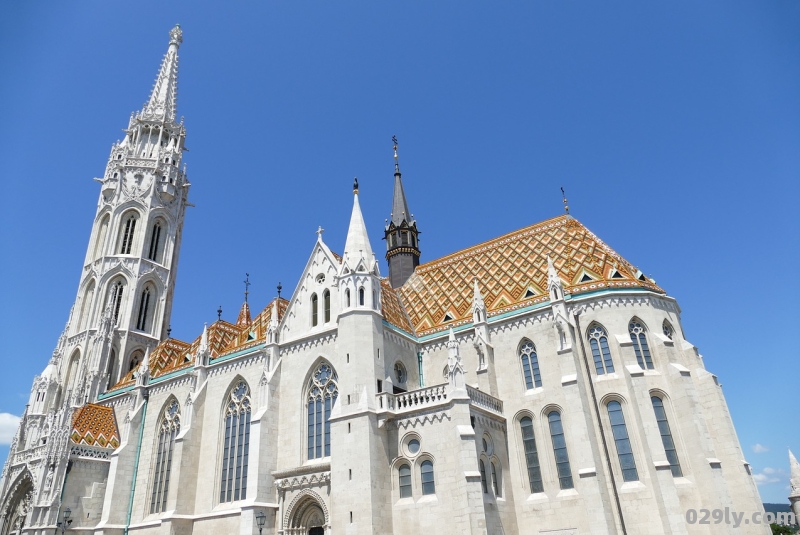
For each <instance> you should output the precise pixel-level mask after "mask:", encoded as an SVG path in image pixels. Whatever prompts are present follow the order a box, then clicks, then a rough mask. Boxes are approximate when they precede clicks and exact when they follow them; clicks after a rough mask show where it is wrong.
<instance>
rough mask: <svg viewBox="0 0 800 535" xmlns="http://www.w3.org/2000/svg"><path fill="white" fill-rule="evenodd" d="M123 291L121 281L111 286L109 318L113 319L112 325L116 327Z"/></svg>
mask: <svg viewBox="0 0 800 535" xmlns="http://www.w3.org/2000/svg"><path fill="white" fill-rule="evenodd" d="M124 289H125V285H124V284H123V283H122V281H121V280H120V281H117V282H115V283H114V284H113V285H112V286H111V294H110V298H111V299H110V301H109V302H110V304H111V317H112V318H114V324H115V325H116V324H117V322H118V320H119V309H120V307H121V306H122V291H123V290H124Z"/></svg>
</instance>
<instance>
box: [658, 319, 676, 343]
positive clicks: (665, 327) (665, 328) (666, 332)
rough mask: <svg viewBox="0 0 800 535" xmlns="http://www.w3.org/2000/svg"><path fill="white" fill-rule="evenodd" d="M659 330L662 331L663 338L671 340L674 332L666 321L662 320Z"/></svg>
mask: <svg viewBox="0 0 800 535" xmlns="http://www.w3.org/2000/svg"><path fill="white" fill-rule="evenodd" d="M661 329H662V330H663V331H664V336H666V337H667V338H669V339H670V340H672V337H673V335H674V334H675V330H674V329H673V328H672V325H670V323H669V322H668V321H667V320H664V323H663V324H662V325H661Z"/></svg>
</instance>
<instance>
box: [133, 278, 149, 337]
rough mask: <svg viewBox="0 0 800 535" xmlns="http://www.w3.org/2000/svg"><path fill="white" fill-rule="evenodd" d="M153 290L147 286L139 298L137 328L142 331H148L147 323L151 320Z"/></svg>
mask: <svg viewBox="0 0 800 535" xmlns="http://www.w3.org/2000/svg"><path fill="white" fill-rule="evenodd" d="M151 293H152V292H151V289H150V287H149V286H146V287H145V288H144V290H142V295H141V296H140V297H139V315H138V316H137V317H136V328H137V329H138V330H140V331H146V330H147V322H148V319H149V318H150V298H151Z"/></svg>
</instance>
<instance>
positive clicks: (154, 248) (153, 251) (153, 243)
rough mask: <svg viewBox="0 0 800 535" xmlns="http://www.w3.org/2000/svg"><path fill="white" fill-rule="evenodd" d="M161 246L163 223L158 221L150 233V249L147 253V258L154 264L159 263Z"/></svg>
mask: <svg viewBox="0 0 800 535" xmlns="http://www.w3.org/2000/svg"><path fill="white" fill-rule="evenodd" d="M160 246H161V222H160V221H156V222H155V224H154V225H153V230H152V232H151V233H150V249H149V250H148V251H147V258H148V259H149V260H152V261H153V262H158V253H159V247H160Z"/></svg>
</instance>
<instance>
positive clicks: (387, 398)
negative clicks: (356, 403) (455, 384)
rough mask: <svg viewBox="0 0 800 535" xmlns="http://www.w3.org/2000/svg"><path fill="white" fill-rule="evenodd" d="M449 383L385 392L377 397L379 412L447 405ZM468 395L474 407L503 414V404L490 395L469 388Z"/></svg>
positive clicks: (399, 411)
mask: <svg viewBox="0 0 800 535" xmlns="http://www.w3.org/2000/svg"><path fill="white" fill-rule="evenodd" d="M447 389H448V385H447V383H445V384H441V385H435V386H430V387H427V388H420V389H419V390H411V391H409V392H403V393H400V394H390V393H389V392H383V393H381V394H378V395H377V396H376V398H377V402H378V410H379V411H388V412H393V413H395V414H400V413H407V412H413V411H417V410H420V409H425V408H427V407H432V406H436V405H442V404H445V403H447V401H448V399H447ZM467 393H468V394H469V399H470V401H471V403H472V404H473V405H476V406H478V407H480V408H482V409H484V410H487V411H489V412H493V413H496V414H500V415H502V414H503V402H502V401H500V400H499V399H497V398H495V397H493V396H490V395H489V394H487V393H485V392H482V391H480V390H478V389H477V388H472V387H471V386H467Z"/></svg>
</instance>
